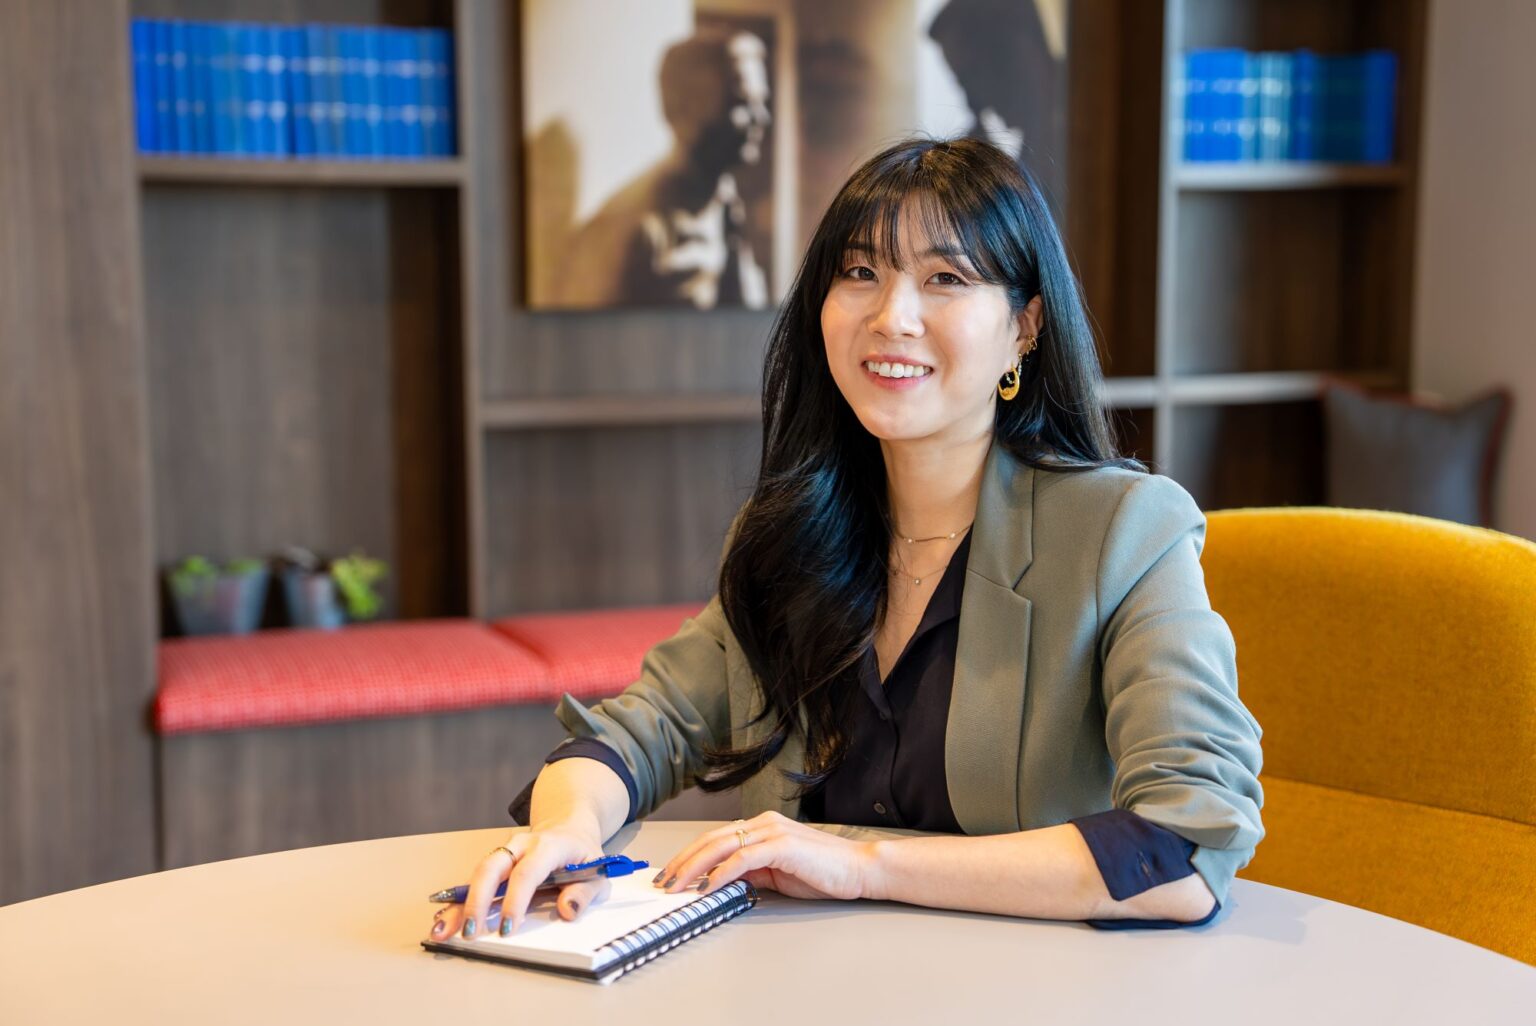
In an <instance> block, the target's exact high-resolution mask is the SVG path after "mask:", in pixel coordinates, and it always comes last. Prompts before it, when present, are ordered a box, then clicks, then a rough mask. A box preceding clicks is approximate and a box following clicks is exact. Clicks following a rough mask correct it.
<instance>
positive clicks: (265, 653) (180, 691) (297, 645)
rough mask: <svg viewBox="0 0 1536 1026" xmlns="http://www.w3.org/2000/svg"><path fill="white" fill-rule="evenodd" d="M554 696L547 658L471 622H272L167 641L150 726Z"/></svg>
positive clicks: (343, 716) (227, 724) (263, 723)
mask: <svg viewBox="0 0 1536 1026" xmlns="http://www.w3.org/2000/svg"><path fill="white" fill-rule="evenodd" d="M599 636H601V633H599ZM637 665H638V664H637ZM559 694H560V691H559V689H557V688H554V687H552V685H551V682H550V671H549V668H548V667H547V666H546V664H545V662H544V660H543V659H541V658H540V657H539V656H537V655H535V654H534V653H532V652H529V651H528V650H527V649H525V648H523V647H522V646H520V645H518V644H516V643H514V642H512V641H511V640H509V639H508V638H507V636H506V635H504V634H501V633H498V632H496V631H493V630H491V629H490V628H488V627H487V626H486V625H485V624H483V623H480V622H478V621H475V620H412V621H405V622H396V623H379V624H359V625H356V626H350V627H344V628H342V629H341V630H336V631H324V630H307V629H286V630H266V631H259V632H257V633H255V634H249V635H244V636H241V637H213V638H207V637H203V638H172V639H168V640H166V641H163V642H161V643H160V692H159V694H158V696H157V697H156V700H155V724H156V727H157V728H158V729H159V731H160V733H162V734H180V733H192V732H197V731H210V730H237V729H244V728H249V727H270V726H286V725H294V724H301V723H326V722H332V721H336V720H351V719H361V718H364V717H373V716H408V715H419V714H422V713H434V712H446V711H450V710H457V709H473V708H477V707H480V706H488V705H503V704H510V703H517V702H549V701H553V699H555V698H558V697H559Z"/></svg>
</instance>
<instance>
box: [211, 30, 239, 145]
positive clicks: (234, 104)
mask: <svg viewBox="0 0 1536 1026" xmlns="http://www.w3.org/2000/svg"><path fill="white" fill-rule="evenodd" d="M211 45H212V47H213V52H212V54H211V56H210V57H209V60H208V64H209V68H210V69H211V71H212V73H213V150H214V152H215V153H221V154H224V155H225V156H239V155H242V154H244V153H245V152H246V149H245V144H244V133H243V132H242V131H241V121H242V120H243V118H244V117H245V112H244V110H242V109H241V101H240V46H239V29H238V27H237V26H235V25H229V24H220V25H214V26H213V41H212V44H211Z"/></svg>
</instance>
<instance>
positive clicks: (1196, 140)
mask: <svg viewBox="0 0 1536 1026" xmlns="http://www.w3.org/2000/svg"><path fill="white" fill-rule="evenodd" d="M1207 78H1208V76H1207V73H1206V71H1205V51H1203V50H1191V51H1189V52H1188V53H1186V54H1185V55H1184V114H1183V118H1182V120H1181V122H1180V131H1179V135H1180V138H1181V140H1182V142H1183V145H1182V146H1181V147H1180V153H1181V154H1182V155H1183V159H1184V161H1185V163H1192V162H1195V161H1198V160H1200V159H1201V157H1202V155H1203V154H1202V146H1203V144H1204V142H1205V139H1204V136H1205V94H1206V87H1207V85H1208V81H1207Z"/></svg>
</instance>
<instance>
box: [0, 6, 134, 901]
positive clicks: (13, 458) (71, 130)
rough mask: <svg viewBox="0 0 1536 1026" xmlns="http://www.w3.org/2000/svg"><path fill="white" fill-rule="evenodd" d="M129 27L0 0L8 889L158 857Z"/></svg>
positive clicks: (67, 881)
mask: <svg viewBox="0 0 1536 1026" xmlns="http://www.w3.org/2000/svg"><path fill="white" fill-rule="evenodd" d="M127 33H128V23H127V12H126V10H125V8H124V6H123V5H121V4H103V3H99V2H97V0H57V2H55V0H49V2H47V3H39V2H36V0H0V903H5V902H12V901H19V900H22V899H25V898H30V897H35V896H37V895H41V894H46V893H49V892H52V891H57V890H63V889H65V888H71V887H78V886H81V885H84V884H91V883H97V882H99V881H102V880H107V879H112V878H116V877H122V876H130V875H134V874H137V873H144V872H148V871H150V870H152V869H154V868H155V850H154V846H155V842H154V835H155V829H154V828H155V820H154V806H153V802H152V793H153V765H154V763H153V757H152V748H151V742H150V735H149V731H148V729H147V727H146V725H145V710H146V708H147V706H148V703H149V700H150V696H151V694H152V693H153V691H154V667H153V658H154V638H155V614H154V610H153V608H152V605H151V602H150V599H151V597H152V596H151V595H150V594H149V593H147V591H146V589H145V582H146V581H148V580H150V579H151V577H150V521H149V508H148V507H149V482H148V477H149V460H148V448H147V429H146V418H145V398H144V382H145V377H144V369H145V368H144V338H143V329H142V323H143V319H142V316H141V313H140V298H139V297H140V287H139V261H138V256H137V253H136V252H135V250H136V248H137V244H138V230H137V227H136V224H135V221H136V218H137V211H138V196H137V192H136V180H135V177H134V174H133V171H132V165H131V159H132V146H133V141H132V139H131V138H130V134H129V133H130V130H131V126H132V124H133V120H132V118H131V117H130V116H129V111H128V104H129V102H130V95H131V90H130V89H128V88H127V83H128V81H129V69H128V49H127V46H126V43H125V40H126V39H127V38H128V35H127Z"/></svg>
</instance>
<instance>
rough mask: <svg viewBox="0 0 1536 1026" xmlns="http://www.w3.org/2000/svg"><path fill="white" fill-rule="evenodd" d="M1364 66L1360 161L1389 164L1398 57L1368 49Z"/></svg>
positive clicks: (1363, 62)
mask: <svg viewBox="0 0 1536 1026" xmlns="http://www.w3.org/2000/svg"><path fill="white" fill-rule="evenodd" d="M1361 62H1362V64H1363V65H1364V69H1363V70H1364V87H1363V92H1364V96H1363V97H1362V116H1361V122H1362V124H1361V128H1362V136H1363V138H1362V143H1361V153H1360V159H1361V160H1365V161H1370V162H1372V163H1383V164H1384V163H1390V162H1391V160H1392V151H1393V148H1394V147H1393V142H1394V136H1395V134H1396V123H1397V54H1395V53H1393V52H1392V51H1390V50H1368V51H1366V52H1365V53H1364V54H1362V55H1361Z"/></svg>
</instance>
